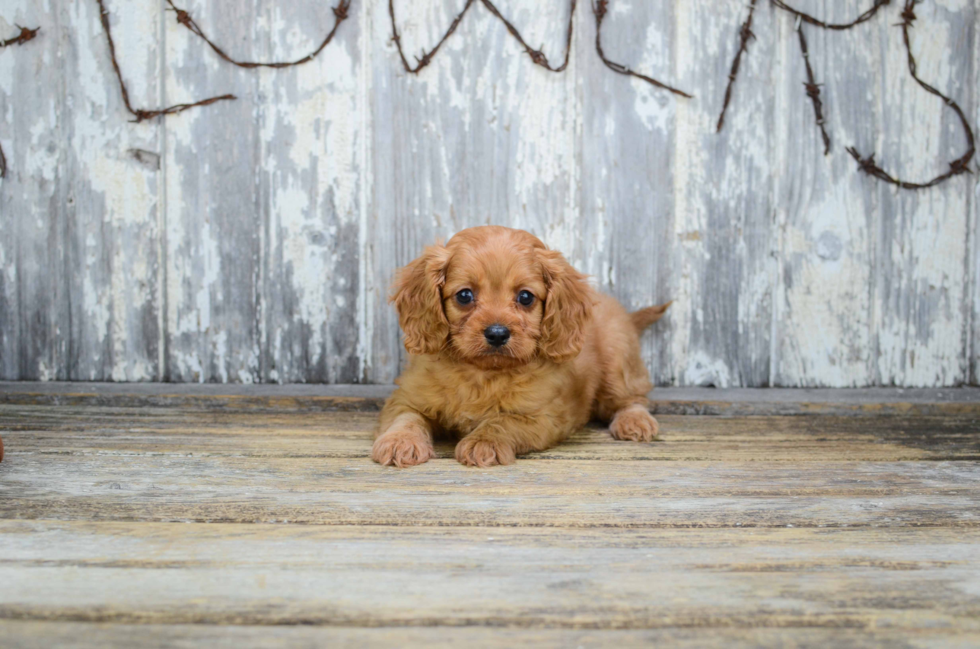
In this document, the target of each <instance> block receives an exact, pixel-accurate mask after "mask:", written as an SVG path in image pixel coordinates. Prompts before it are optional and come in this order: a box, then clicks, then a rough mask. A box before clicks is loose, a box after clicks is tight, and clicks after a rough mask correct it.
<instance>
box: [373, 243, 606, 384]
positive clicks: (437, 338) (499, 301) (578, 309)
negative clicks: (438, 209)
mask: <svg viewBox="0 0 980 649" xmlns="http://www.w3.org/2000/svg"><path fill="white" fill-rule="evenodd" d="M392 301H393V302H394V303H395V307H396V308H397V309H398V317H399V321H400V323H401V327H402V330H403V331H404V332H405V348H406V349H408V351H409V352H411V353H413V354H436V353H441V352H442V353H447V354H449V355H451V356H452V357H454V358H456V359H458V360H460V361H463V362H467V363H471V364H473V365H476V366H478V367H480V368H483V369H506V368H511V367H517V366H519V365H522V364H525V363H527V362H529V361H530V360H531V359H533V358H535V357H536V356H538V355H544V356H547V357H549V358H551V359H552V360H554V361H556V362H562V361H566V360H569V359H571V358H574V357H575V356H576V355H577V354H578V353H579V351H581V349H582V343H583V342H584V339H585V325H586V324H587V323H588V320H589V318H590V316H591V313H592V305H593V304H594V301H595V296H594V294H593V291H592V289H591V287H590V286H589V285H588V283H587V282H586V279H585V276H584V275H582V274H581V273H579V272H578V271H576V270H575V269H574V268H572V267H571V265H569V263H568V262H567V261H565V258H564V257H562V255H561V254H560V253H558V252H555V251H553V250H548V249H547V248H546V247H545V245H544V244H543V243H541V241H540V240H539V239H538V238H537V237H535V236H533V235H531V234H528V233H527V232H523V231H521V230H512V229H510V228H503V227H497V226H485V227H478V228H470V229H468V230H463V231H462V232H460V233H458V234H457V235H456V236H454V237H453V238H452V239H451V240H450V241H449V243H448V244H446V245H445V246H440V245H436V246H430V247H429V248H426V250H425V252H424V253H423V254H422V256H420V257H419V258H418V259H416V260H415V261H413V262H412V263H410V264H409V265H408V266H405V267H404V268H402V269H401V270H400V271H399V273H398V277H397V279H396V281H395V287H394V293H393V295H392Z"/></svg>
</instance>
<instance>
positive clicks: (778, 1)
mask: <svg viewBox="0 0 980 649" xmlns="http://www.w3.org/2000/svg"><path fill="white" fill-rule="evenodd" d="M771 2H772V4H773V5H775V6H776V7H778V8H780V9H782V10H783V11H788V12H789V13H791V14H793V15H794V16H796V17H797V18H799V19H800V20H802V21H803V22H805V23H809V24H810V25H816V26H817V27H821V28H823V29H831V30H834V31H843V30H845V29H851V28H852V27H857V26H858V25H860V24H861V23H863V22H867V21H869V20H871V19H872V18H874V16H875V14H877V13H878V10H879V9H881V8H882V7H884V6H885V5H887V4H891V0H874V5H872V7H871V8H870V9H868V10H867V11H865V12H864V13H863V14H861V15H860V16H858V17H857V18H855V19H854V20H852V21H851V22H849V23H827V22H824V21H822V20H819V19H817V18H814V17H813V16H811V15H810V14H806V13H803V12H802V11H799V10H797V9H794V8H793V7H791V6H789V5H788V4H786V3H785V2H783V0H771Z"/></svg>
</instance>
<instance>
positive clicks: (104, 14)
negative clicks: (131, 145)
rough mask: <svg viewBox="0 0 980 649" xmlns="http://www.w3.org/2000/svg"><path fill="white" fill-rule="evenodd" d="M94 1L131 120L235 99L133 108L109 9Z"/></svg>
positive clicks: (228, 97) (209, 99) (211, 98)
mask: <svg viewBox="0 0 980 649" xmlns="http://www.w3.org/2000/svg"><path fill="white" fill-rule="evenodd" d="M95 1H96V2H97V3H98V5H99V17H100V18H101V20H102V29H103V31H105V37H106V41H107V42H108V43H109V56H110V58H111V59H112V69H113V70H115V72H116V78H117V79H118V80H119V89H120V90H121V91H122V98H123V103H124V104H125V105H126V110H127V111H129V113H130V114H131V115H132V116H133V117H135V118H136V119H135V120H133V121H134V122H142V121H144V120H147V119H152V118H154V117H159V116H161V115H174V114H176V113H182V112H184V111H185V110H188V109H191V108H197V107H198V106H209V105H211V104H213V103H215V102H219V101H226V100H233V99H237V97H235V95H221V96H220V97H210V98H208V99H202V100H201V101H198V102H194V103H193V104H175V105H173V106H168V107H167V108H157V109H146V108H134V107H133V104H132V102H131V101H130V100H129V90H128V89H127V88H126V82H125V80H123V76H122V71H121V70H120V69H119V62H118V61H117V60H116V44H115V43H114V42H113V40H112V28H111V26H110V25H109V11H108V10H107V9H106V7H105V3H104V1H103V0H95Z"/></svg>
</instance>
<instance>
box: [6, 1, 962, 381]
mask: <svg viewBox="0 0 980 649" xmlns="http://www.w3.org/2000/svg"><path fill="white" fill-rule="evenodd" d="M8 4H9V5H10V6H9V7H5V8H4V10H2V11H0V28H3V29H4V33H7V32H12V31H13V24H14V23H18V24H27V25H32V26H33V25H40V26H41V27H42V32H41V34H40V35H39V37H38V39H37V40H36V41H35V42H32V43H29V44H27V45H26V46H23V47H17V48H13V49H10V50H6V51H4V52H0V115H2V117H0V143H2V144H3V145H4V148H5V150H6V152H7V157H8V162H9V164H10V168H11V172H10V175H9V177H8V178H7V179H6V180H4V181H0V228H2V232H3V235H2V236H0V378H4V379H27V380H35V379H45V380H52V379H62V380H65V379H67V380H96V381H105V380H111V381H159V380H168V381H181V382H184V381H187V382H231V383H236V382H237V383H255V382H329V383H352V382H372V383H383V384H386V383H390V382H391V381H392V380H393V379H394V377H395V376H396V375H397V372H398V369H399V367H400V364H401V363H402V362H403V361H404V354H405V352H404V350H403V349H402V346H401V344H400V337H399V332H398V328H397V318H396V317H395V314H394V312H393V311H392V309H391V307H390V306H389V305H388V304H387V301H386V298H387V293H388V285H389V282H390V280H391V277H392V274H393V272H394V270H395V269H396V268H397V267H398V266H400V265H402V264H404V263H406V262H408V261H409V260H411V259H412V258H413V257H414V256H416V255H417V254H418V253H419V252H420V251H421V249H422V248H423V247H424V246H425V245H427V244H429V243H432V242H433V241H435V240H436V239H437V238H440V237H441V238H447V237H449V236H451V235H452V234H453V233H455V232H456V231H458V230H460V229H462V228H464V227H467V226H470V225H477V224H481V223H499V224H503V225H511V226H514V227H521V228H525V229H528V230H531V231H532V232H534V233H536V234H538V235H540V236H541V237H542V238H543V239H544V240H545V241H546V242H547V243H548V244H549V245H552V246H554V247H556V248H559V249H561V250H563V251H564V252H565V253H566V255H567V256H568V257H569V258H570V259H572V260H573V261H574V262H575V263H576V264H577V265H578V266H579V267H580V268H582V269H583V270H584V271H586V272H588V273H590V274H592V275H593V276H594V277H595V279H596V282H597V284H598V286H599V287H600V288H601V289H603V290H605V291H607V292H610V293H612V294H613V295H615V296H616V297H618V298H619V299H621V300H622V301H623V302H624V303H625V304H626V305H627V306H628V307H630V308H636V307H641V306H645V305H647V304H651V303H654V302H660V301H663V300H667V299H674V300H676V301H675V304H674V306H673V307H672V309H671V311H670V313H669V316H668V317H667V318H666V319H665V320H664V321H662V322H661V323H659V324H658V325H657V326H656V327H654V329H653V331H652V332H651V333H649V334H647V336H646V337H645V339H644V343H643V354H644V358H645V360H646V361H647V364H648V366H649V367H650V369H651V372H652V376H653V378H654V380H655V382H656V383H658V384H663V385H683V386H688V385H694V386H696V385H716V386H767V385H779V386H838V387H847V386H866V385H899V386H951V385H958V384H962V383H964V382H973V383H976V381H977V376H978V374H980V369H978V367H980V361H978V360H977V358H978V354H977V351H976V350H977V349H980V307H978V306H977V305H978V303H980V245H978V244H977V237H978V234H977V231H978V219H980V217H978V210H977V206H976V203H977V199H976V193H977V192H978V187H980V185H978V184H977V182H976V180H975V179H974V180H971V179H970V178H966V177H959V178H954V179H953V180H951V181H949V182H948V183H946V184H944V185H942V186H940V187H937V188H934V189H931V190H928V191H924V192H919V193H911V192H896V191H895V190H894V189H893V188H890V187H887V186H885V185H882V184H881V183H878V182H876V181H875V180H873V179H871V178H868V177H866V176H863V175H862V174H860V173H859V172H858V171H857V170H856V165H855V164H854V162H853V160H851V158H850V157H849V156H848V155H847V154H846V153H845V152H844V147H845V146H848V145H855V146H857V147H858V148H859V149H860V150H861V151H862V152H864V153H871V152H875V153H876V154H877V156H878V158H877V159H878V160H879V161H880V162H881V163H882V164H883V165H884V166H886V168H887V169H889V170H890V171H892V172H894V173H896V174H898V175H901V176H903V177H910V178H913V179H916V178H926V177H930V176H932V175H934V174H935V173H937V171H938V170H940V169H942V168H943V166H944V165H945V164H946V160H948V159H950V158H951V157H952V155H953V154H958V153H959V152H960V151H961V150H962V146H963V140H962V135H961V133H960V131H959V126H958V124H957V123H956V121H955V119H954V118H953V116H952V114H951V113H950V112H949V111H948V110H945V111H944V110H943V109H942V106H941V102H939V101H938V100H937V99H936V98H935V97H931V96H929V95H928V94H926V93H925V92H924V91H922V90H921V89H919V88H917V87H915V86H914V84H913V83H912V81H911V79H910V78H909V75H908V72H907V69H906V66H905V60H904V51H903V47H902V44H901V33H900V31H899V30H897V29H894V28H893V27H892V25H893V24H894V23H895V22H897V21H898V13H899V11H900V7H899V6H898V5H896V4H895V3H892V4H890V5H887V6H885V7H884V8H883V9H882V11H881V12H880V13H879V15H878V16H876V17H875V18H874V19H872V20H871V21H869V22H868V23H867V24H865V25H862V26H860V27H858V28H857V29H855V30H853V31H850V32H833V33H831V32H824V31H822V30H819V29H817V28H814V27H812V26H804V29H806V34H807V38H808V40H809V43H810V51H811V60H812V62H813V66H814V69H815V73H816V75H817V79H818V81H819V82H821V83H823V84H824V85H823V86H822V93H823V100H824V105H825V109H826V118H827V127H828V131H829V133H830V135H831V138H832V139H833V150H832V152H831V154H830V155H829V156H827V157H824V156H823V155H822V143H821V141H820V137H819V134H818V132H817V130H816V127H815V126H814V123H813V122H814V119H813V109H812V106H811V105H810V103H809V101H808V99H807V97H806V94H805V91H804V88H803V85H802V82H803V80H804V79H805V76H804V72H803V66H802V61H801V59H800V55H799V49H798V44H797V40H796V34H795V32H794V24H793V23H794V21H793V19H792V18H791V17H790V16H789V15H788V14H786V13H785V12H781V11H778V10H775V9H774V8H773V7H772V6H771V5H770V4H769V3H766V2H760V4H759V7H758V8H757V10H756V14H755V21H754V29H753V31H754V32H755V34H756V39H755V40H753V41H752V42H751V43H750V45H749V51H748V53H747V54H746V55H745V57H744V58H743V62H742V68H741V71H740V75H739V79H738V82H737V84H736V86H735V91H734V96H733V101H732V105H731V107H730V108H729V111H728V115H727V119H726V122H727V123H726V126H725V129H724V131H723V132H722V133H721V134H716V133H715V132H714V126H715V120H716V119H717V115H718V112H719V110H720V108H721V100H722V96H723V93H724V89H725V84H726V82H727V74H728V70H729V66H730V64H731V57H732V55H733V53H734V51H735V48H736V47H737V33H738V28H739V26H740V24H741V22H742V20H743V19H744V17H745V14H746V11H747V7H746V6H745V4H744V3H728V4H726V3H722V5H720V6H714V5H711V6H707V5H705V6H700V5H697V4H696V3H693V4H692V3H680V2H675V1H672V0H658V1H657V2H650V3H638V2H626V1H625V0H614V1H613V2H612V3H611V5H610V15H609V17H608V18H607V20H606V24H605V26H604V37H605V38H604V42H605V44H606V49H607V53H608V54H609V55H610V57H611V58H612V59H613V60H616V61H619V62H622V63H624V64H626V65H628V66H630V67H632V68H635V69H637V70H639V71H645V72H649V73H651V74H653V75H654V76H658V77H660V78H663V79H664V80H665V81H668V82H671V83H675V84H676V85H678V86H680V87H681V88H683V89H685V90H688V91H689V92H691V93H692V94H694V95H695V98H694V99H691V100H685V99H679V98H675V97H673V96H671V95H669V94H667V93H665V92H664V91H660V90H656V89H653V88H650V87H648V86H646V85H645V84H644V83H643V82H641V81H637V80H635V79H627V78H626V77H623V76H621V75H616V74H614V73H613V72H611V71H609V70H608V69H606V68H605V66H603V65H602V64H601V62H600V61H599V60H598V58H597V57H596V54H595V51H594V35H595V25H594V19H593V17H592V15H591V8H590V6H589V5H588V3H580V6H579V7H578V12H577V15H576V17H575V29H576V35H575V40H574V45H573V52H572V57H571V62H570V64H569V67H568V69H567V70H566V71H565V72H563V73H561V74H554V73H551V72H548V71H546V70H544V69H542V68H540V67H538V66H535V65H533V63H532V62H531V60H530V59H529V58H528V57H527V55H526V54H525V53H524V52H523V51H522V50H521V48H520V47H519V46H518V44H517V43H516V41H515V40H514V39H513V38H512V37H511V36H510V35H509V34H508V33H507V31H506V29H505V27H504V25H503V24H501V23H500V21H498V20H497V19H496V18H494V17H493V16H492V15H491V14H490V12H489V11H487V10H486V8H485V7H484V6H482V4H480V3H477V4H476V5H474V7H473V8H472V9H471V11H470V12H469V14H468V15H467V16H466V18H465V19H464V20H463V22H462V23H461V24H460V26H459V29H458V30H457V33H456V34H455V35H454V36H453V37H451V38H450V39H449V41H448V42H447V43H446V44H445V45H444V46H443V49H442V50H441V51H440V52H439V54H438V55H437V56H436V57H435V59H434V60H433V61H432V64H431V65H430V66H429V67H428V68H426V69H424V70H423V71H422V72H421V74H419V75H418V76H413V75H409V74H407V73H405V72H404V70H403V69H402V67H401V65H400V61H399V58H398V56H397V53H396V51H395V48H394V45H393V44H392V42H391V24H390V21H389V18H388V11H387V2H386V1H382V0H365V1H364V2H360V1H359V0H355V2H354V4H353V5H352V8H351V16H350V18H349V19H348V20H347V21H346V22H345V23H344V24H343V25H342V26H341V28H340V30H339V32H338V34H337V37H336V40H335V42H334V43H332V44H331V45H330V46H329V47H328V48H327V49H326V50H325V51H324V52H323V53H322V54H321V55H320V57H319V58H318V59H316V60H314V61H313V62H311V63H309V64H307V65H305V66H303V67H300V68H293V69H286V70H278V71H273V70H258V71H257V70H241V69H238V68H235V67H233V66H231V65H229V64H228V63H226V62H224V61H221V60H220V59H219V58H218V57H217V56H216V55H215V54H214V53H213V52H211V51H210V50H209V49H208V48H207V47H206V45H205V44H204V43H203V42H202V41H200V40H199V39H198V38H197V37H195V36H194V35H193V34H191V33H190V32H189V31H188V30H187V29H185V28H184V27H182V26H181V25H179V24H177V23H176V21H175V20H174V17H173V14H172V12H165V11H163V9H164V5H163V3H161V2H159V1H158V0H139V1H138V2H119V1H118V0H108V5H107V6H108V7H109V9H110V11H111V12H112V21H113V26H114V27H115V30H114V35H115V37H116V41H117V48H118V50H119V53H120V56H119V59H120V64H121V66H122V71H123V74H124V75H125V76H126V79H127V82H128V83H129V85H130V91H131V93H132V95H133V99H134V103H136V104H137V105H140V106H150V107H156V106H161V105H166V104H172V103H175V102H181V101H188V100H196V99H201V98H204V97H207V96H212V95H215V94H222V93H225V92H232V93H235V94H236V95H238V96H239V99H238V101H236V102H223V103H220V104H217V105H214V106H210V107H207V108H203V109H195V110H192V111H189V112H187V113H184V114H181V115H177V116H171V117H167V118H162V119H158V120H154V121H152V122H149V123H144V124H138V125H137V124H131V123H129V122H128V119H129V116H128V115H127V114H126V113H125V111H124V110H123V106H122V102H121V98H120V95H119V90H118V87H117V85H116V82H115V79H114V76H113V75H112V71H111V69H110V67H109V64H108V55H107V50H106V44H105V40H104V36H103V34H102V30H101V25H100V24H99V21H98V16H97V14H96V7H97V5H96V3H95V2H94V0H79V2H75V3H70V4H67V5H59V6H58V7H57V8H56V9H55V10H52V11H48V10H47V9H46V7H45V5H44V4H43V3H41V2H40V0H12V2H11V3H8ZM184 4H185V5H186V7H185V8H187V9H188V10H190V11H191V12H192V14H193V15H194V17H195V19H196V20H197V21H198V23H199V24H200V25H201V26H202V27H204V29H205V30H206V31H207V32H208V34H209V35H211V36H212V37H213V39H214V40H215V41H216V42H218V43H219V44H220V45H222V46H223V47H225V49H226V50H227V51H228V52H229V53H230V54H232V55H233V56H236V57H240V58H248V59H257V60H271V59H288V58H298V57H299V56H302V55H304V54H306V53H307V52H308V51H310V50H311V49H313V48H314V47H315V46H316V45H317V44H318V43H319V42H320V41H321V39H322V38H323V35H324V34H325V33H326V31H327V30H329V29H330V27H331V26H332V25H333V21H334V16H333V13H332V11H330V7H331V5H330V4H323V3H321V4H316V3H287V4H282V3H281V2H277V1H276V0H249V2H245V3H242V2H229V0H186V1H185V2H184ZM818 4H819V6H807V7H801V8H805V9H806V10H808V11H812V12H813V13H814V14H816V15H818V16H819V17H822V18H826V19H828V20H837V21H846V20H850V19H853V18H854V17H855V16H857V15H858V14H860V13H861V12H862V11H863V10H864V9H866V3H865V2H862V1H861V0H847V1H841V2H833V3H818ZM462 5H463V2H462V1H461V0H420V1H419V2H411V3H410V2H407V1H405V0H395V8H396V12H397V16H398V21H399V28H400V31H401V33H402V37H403V43H404V46H405V50H406V54H407V55H408V57H409V59H410V60H414V56H416V55H419V56H420V55H421V52H422V51H423V50H426V51H427V50H429V49H431V47H432V46H433V44H434V43H435V42H436V41H437V40H438V38H439V37H440V36H441V34H442V32H443V31H444V30H445V29H446V27H447V26H448V25H449V22H450V21H451V19H452V17H453V16H454V15H455V14H456V12H457V11H458V10H459V9H460V8H461V7H462ZM498 6H499V8H500V10H501V12H503V13H504V15H506V16H507V17H508V18H509V19H511V20H512V21H513V23H514V24H515V25H516V26H517V27H518V28H519V29H520V30H521V31H522V33H523V34H524V36H525V37H526V39H527V41H528V42H529V43H531V44H532V45H533V46H535V47H537V46H539V45H542V46H543V49H544V52H545V53H546V54H547V55H548V57H549V60H551V61H555V60H559V59H560V58H561V55H562V49H563V46H564V26H565V18H566V16H567V11H568V2H567V0H547V1H546V2H545V4H540V3H533V2H530V0H501V2H499V3H498ZM916 11H917V14H918V17H919V19H918V21H917V22H916V26H915V28H914V29H913V49H914V51H915V53H916V56H917V58H918V59H919V70H920V73H921V74H922V76H923V78H925V79H926V80H929V81H932V82H934V83H935V85H937V87H939V88H940V89H941V90H943V91H944V92H948V93H949V94H950V95H951V96H953V97H954V98H955V99H956V100H957V101H958V102H960V104H961V105H962V106H963V108H964V110H966V111H967V113H968V114H969V115H971V116H973V117H974V118H975V123H976V122H980V113H978V106H980V101H978V99H977V93H978V90H977V85H978V84H977V82H976V81H977V79H978V74H980V72H978V69H980V63H978V61H980V45H978V43H977V41H978V39H977V37H976V33H977V24H978V14H980V12H978V10H977V5H976V2H975V1H968V0H967V1H953V0H923V1H922V2H920V3H918V5H917V10H916ZM38 80H40V82H38Z"/></svg>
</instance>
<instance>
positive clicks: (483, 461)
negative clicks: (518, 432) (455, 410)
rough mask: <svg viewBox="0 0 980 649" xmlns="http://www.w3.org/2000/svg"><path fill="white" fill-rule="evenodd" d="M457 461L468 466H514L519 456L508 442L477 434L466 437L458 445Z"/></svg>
mask: <svg viewBox="0 0 980 649" xmlns="http://www.w3.org/2000/svg"><path fill="white" fill-rule="evenodd" d="M456 460H457V461H458V462H459V463H460V464H465V465H466V466H479V467H488V466H493V465H494V464H513V463H514V462H515V461H517V454H516V453H515V452H514V448H513V447H512V446H510V445H509V444H507V443H506V442H503V441H501V440H498V439H493V438H492V437H490V436H484V435H481V434H479V433H475V434H472V435H468V436H466V437H464V438H463V439H461V440H460V441H459V444H457V445H456Z"/></svg>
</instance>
